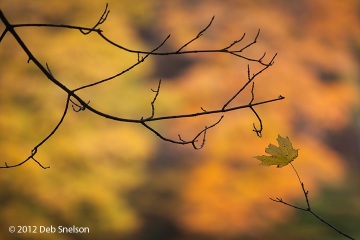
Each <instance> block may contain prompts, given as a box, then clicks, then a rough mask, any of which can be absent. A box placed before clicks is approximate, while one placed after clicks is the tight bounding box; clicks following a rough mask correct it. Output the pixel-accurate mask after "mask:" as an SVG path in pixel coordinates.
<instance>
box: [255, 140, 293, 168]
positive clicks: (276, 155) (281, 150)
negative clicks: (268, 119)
mask: <svg viewBox="0 0 360 240" xmlns="http://www.w3.org/2000/svg"><path fill="white" fill-rule="evenodd" d="M276 140H277V141H278V143H279V147H277V146H275V145H273V144H271V143H270V144H269V147H267V148H266V149H265V152H266V153H268V154H270V156H265V155H263V156H256V157H254V158H256V159H258V160H260V161H261V165H265V166H271V165H276V166H277V167H278V168H280V167H284V166H286V165H288V164H289V163H290V162H292V161H294V160H295V158H297V156H298V149H294V148H293V146H292V143H291V141H290V139H289V138H288V137H286V138H283V137H281V136H280V135H278V138H277V139H276Z"/></svg>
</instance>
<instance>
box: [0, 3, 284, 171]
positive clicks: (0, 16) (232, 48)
mask: <svg viewBox="0 0 360 240" xmlns="http://www.w3.org/2000/svg"><path fill="white" fill-rule="evenodd" d="M109 13H110V10H108V4H106V7H105V10H104V11H103V13H102V14H101V16H100V18H99V20H98V21H97V23H96V24H95V25H94V26H93V27H82V26H74V25H64V24H43V23H36V24H31V23H25V24H11V23H10V22H9V21H8V19H7V18H6V17H5V15H4V13H3V12H2V11H1V10H0V20H1V21H2V22H3V23H4V25H5V29H4V31H3V32H2V34H1V35H0V43H1V41H2V39H3V38H4V37H5V36H6V35H12V37H14V39H15V41H16V42H17V43H18V44H19V45H20V47H21V48H22V50H23V51H24V52H25V53H26V55H27V56H28V62H33V63H34V64H35V65H36V67H37V68H38V69H39V70H40V71H41V72H42V73H43V74H44V75H45V76H46V77H47V78H48V80H49V81H51V82H52V83H54V84H55V85H56V86H57V87H59V88H60V89H62V90H63V91H64V92H66V93H67V99H66V105H65V108H64V111H63V114H62V116H61V118H60V120H59V122H58V123H57V125H56V126H55V128H54V129H53V130H52V131H51V132H50V134H49V135H48V136H46V137H45V138H44V139H43V140H42V141H41V142H40V143H39V144H38V145H36V146H35V147H34V149H33V150H32V151H31V154H30V155H29V156H28V157H27V158H26V159H25V160H24V161H22V162H20V163H18V164H15V165H11V166H10V165H8V164H7V163H5V165H4V166H0V168H11V167H18V166H20V165H22V164H24V163H25V162H28V161H29V160H33V161H35V162H36V163H37V164H38V165H39V166H40V167H42V168H44V169H46V168H47V167H44V166H43V165H41V163H40V162H39V161H37V160H36V159H35V158H34V156H35V155H36V153H37V150H38V148H39V147H40V146H42V145H43V144H44V143H45V142H46V141H47V140H48V139H49V138H50V137H52V136H53V135H54V134H55V133H56V132H57V131H58V129H59V127H60V126H61V124H62V123H63V121H64V119H65V117H66V114H67V112H68V109H69V104H71V107H72V109H73V111H75V112H79V111H85V110H88V111H90V112H92V113H93V114H95V115H98V116H100V117H103V118H106V119H110V120H114V121H119V122H129V123H136V124H141V125H142V126H144V127H145V128H146V129H147V130H149V131H151V132H153V133H154V134H155V135H156V136H157V137H159V138H160V139H162V140H164V141H167V142H171V143H174V144H181V145H187V144H189V145H191V146H192V147H193V148H194V149H196V150H199V149H201V148H203V147H204V145H205V142H206V136H207V132H208V130H210V129H211V128H213V127H215V126H216V125H218V124H219V123H220V122H221V120H222V119H223V118H224V114H225V113H227V112H230V111H237V110H240V109H245V108H248V109H250V110H251V111H252V112H253V113H254V115H255V116H256V118H257V120H258V122H259V127H258V128H257V127H255V124H253V127H254V129H253V131H254V132H255V133H256V134H257V136H259V137H261V135H262V131H263V125H262V120H261V117H260V116H259V114H258V113H257V112H256V111H255V108H254V107H255V106H258V105H263V104H268V103H271V102H275V101H279V100H283V99H284V97H283V96H281V95H279V97H276V98H271V99H268V100H265V101H259V102H254V100H255V94H254V86H255V85H254V81H255V78H256V77H258V76H259V75H260V74H261V73H262V72H264V71H265V70H267V69H268V68H269V67H271V66H272V65H273V64H274V59H275V57H276V54H275V55H274V56H273V57H272V58H271V60H270V61H269V62H266V61H264V58H265V55H266V53H264V54H263V55H262V56H261V57H260V58H251V57H248V56H246V55H245V54H244V53H243V52H244V51H245V50H246V49H249V48H250V47H252V46H253V45H255V44H256V42H257V41H258V38H259V35H260V30H258V32H257V34H256V36H255V37H254V39H253V41H251V42H250V43H244V44H243V46H240V44H242V43H243V41H244V38H245V33H244V34H243V35H242V36H241V38H239V39H237V40H235V41H233V42H232V43H231V44H228V45H226V46H225V47H223V48H219V49H196V50H185V48H189V46H190V45H191V43H193V42H194V41H196V40H198V39H199V38H200V37H201V36H203V35H204V33H205V32H206V31H208V29H210V27H211V25H212V23H213V21H214V18H215V16H214V17H212V18H211V20H210V22H209V23H208V24H207V25H206V26H205V28H203V29H202V30H201V31H199V33H198V34H197V35H196V36H195V37H194V38H192V39H191V40H189V41H187V42H186V43H184V44H183V45H182V46H181V47H179V48H178V49H177V50H174V51H166V52H163V51H161V48H162V47H163V46H164V45H165V43H166V42H167V40H168V39H169V38H170V35H168V36H167V37H166V38H164V40H163V41H162V42H161V43H159V44H158V45H157V46H155V47H154V48H153V49H152V50H150V51H143V50H134V49H130V48H127V47H124V46H122V45H120V44H118V43H116V42H115V41H113V40H111V39H109V38H108V37H106V35H105V34H104V33H103V31H102V30H101V29H100V26H101V24H103V23H104V22H105V21H106V20H107V19H108V16H109ZM24 27H25V28H31V27H48V28H62V29H69V30H78V31H80V33H81V34H84V35H89V34H97V35H98V36H99V37H100V38H101V39H102V40H103V41H104V43H105V44H110V45H112V46H113V47H115V48H116V50H118V51H124V52H127V53H132V54H134V55H135V56H136V59H137V60H136V61H135V63H133V64H132V65H130V66H129V67H127V68H126V69H123V70H121V71H119V72H118V73H117V74H115V75H112V76H109V77H107V78H104V79H99V80H97V81H95V82H93V83H90V84H87V85H83V86H80V87H77V88H75V89H70V88H69V87H67V86H66V85H64V84H63V83H62V82H60V81H59V80H58V79H57V78H56V77H55V76H54V75H53V73H52V72H51V70H50V67H49V66H48V64H47V63H45V65H44V64H42V63H41V62H40V61H39V60H38V59H37V58H36V57H35V56H34V55H33V54H32V52H31V51H30V49H29V48H28V47H27V45H26V43H25V42H24V41H23V39H22V38H21V37H20V36H19V35H18V34H17V32H16V29H17V28H24ZM201 53H221V54H230V55H231V56H234V57H236V58H241V59H245V60H246V61H248V62H253V63H256V64H259V65H260V66H262V67H261V69H260V70H259V71H257V72H254V73H251V69H250V65H248V77H247V81H246V82H245V83H244V84H243V85H242V86H241V87H240V88H239V89H238V90H236V91H235V94H233V95H232V96H230V97H229V98H228V100H227V101H225V102H224V103H221V104H220V106H222V107H220V108H218V109H213V110H205V109H204V108H202V107H200V109H201V111H199V112H193V113H189V114H177V115H165V116H156V107H155V103H156V100H157V97H158V96H159V94H160V87H161V84H162V83H161V79H160V80H159V83H158V86H157V89H156V90H153V89H151V90H152V91H153V92H154V93H155V95H154V97H153V100H152V102H151V103H150V105H151V115H150V116H148V117H141V118H140V119H135V118H124V117H121V116H115V115H111V114H108V113H105V112H103V111H101V110H100V109H96V108H94V107H92V106H91V105H90V101H89V100H86V101H85V100H84V99H82V98H81V97H80V96H79V95H78V92H79V91H81V90H84V89H86V88H91V87H96V86H98V85H100V84H103V83H105V82H108V81H115V80H116V79H118V78H119V77H120V76H122V75H123V74H125V73H126V72H128V71H131V70H133V69H134V68H136V67H138V66H139V65H141V63H143V62H144V61H146V60H147V59H148V58H149V57H150V56H170V55H181V54H201ZM250 83H252V87H251V90H250V92H251V99H250V101H249V103H248V104H244V105H235V106H233V107H229V106H230V104H231V103H233V102H234V100H235V99H236V98H237V97H238V96H239V95H240V94H241V93H243V92H244V91H245V89H246V88H247V86H249V85H250ZM219 113H220V114H222V116H221V117H220V118H219V120H218V121H216V122H215V123H213V124H211V125H210V126H205V127H204V128H203V129H201V130H199V132H198V133H197V134H195V136H194V137H193V138H192V139H190V140H184V139H183V138H182V137H181V135H180V134H179V135H178V139H172V138H169V137H166V136H165V134H163V133H160V132H159V131H158V130H156V129H154V128H153V127H151V126H150V125H149V124H150V122H154V121H164V120H173V119H184V118H193V117H198V116H204V115H213V114H219Z"/></svg>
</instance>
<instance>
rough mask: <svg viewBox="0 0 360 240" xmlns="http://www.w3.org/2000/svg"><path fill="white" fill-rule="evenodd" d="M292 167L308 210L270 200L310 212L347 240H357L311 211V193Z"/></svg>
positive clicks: (281, 201)
mask: <svg viewBox="0 0 360 240" xmlns="http://www.w3.org/2000/svg"><path fill="white" fill-rule="evenodd" d="M290 165H291V167H292V168H293V170H294V171H295V173H296V176H297V178H298V180H299V183H300V185H301V190H302V191H303V193H304V197H305V201H306V206H307V207H306V208H303V207H298V206H295V205H292V204H289V203H287V202H285V201H284V200H282V198H276V199H274V198H270V199H271V200H272V201H274V202H278V203H282V204H284V205H286V206H289V207H292V208H295V209H298V210H301V211H305V212H309V213H311V214H312V215H313V216H314V217H316V218H317V219H318V220H320V221H321V222H323V223H324V224H326V225H327V226H328V227H330V228H332V229H334V230H335V231H337V232H338V233H339V234H341V235H343V236H344V237H347V238H349V239H352V240H355V238H353V237H350V236H349V235H347V234H346V233H344V232H342V231H340V230H339V229H337V228H336V227H334V226H333V225H331V224H330V223H328V222H327V221H325V220H324V219H322V218H321V217H320V216H319V215H317V214H316V213H315V212H314V211H313V210H312V209H311V207H310V200H309V191H307V190H306V189H305V185H304V183H303V182H302V181H301V179H300V176H299V174H298V172H297V171H296V169H295V167H294V165H293V164H292V163H291V162H290Z"/></svg>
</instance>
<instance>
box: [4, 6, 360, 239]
mask: <svg viewBox="0 0 360 240" xmlns="http://www.w3.org/2000/svg"><path fill="white" fill-rule="evenodd" d="M108 3H109V8H110V11H111V12H110V14H109V16H108V19H107V20H106V22H105V23H104V24H103V25H101V29H102V30H103V31H104V34H105V35H106V36H107V37H109V38H110V39H112V40H113V41H115V42H116V43H118V44H120V45H122V46H124V47H127V48H130V49H138V50H151V49H153V48H154V47H155V46H157V45H158V44H159V43H160V42H161V41H163V40H164V39H165V37H166V36H167V35H168V34H171V37H170V39H169V41H168V42H167V43H166V45H165V46H164V47H163V48H162V51H171V50H173V51H174V50H177V49H178V48H179V47H181V46H182V45H183V44H184V43H186V42H187V41H189V40H190V39H192V38H193V37H194V36H196V34H198V32H199V31H200V30H201V29H203V28H204V27H205V26H206V25H207V24H208V23H209V21H210V19H211V17H212V16H213V15H215V16H216V17H215V20H214V22H213V24H212V25H211V27H210V28H209V29H208V30H207V31H206V32H205V33H204V35H203V36H202V37H201V38H199V39H198V40H196V41H195V42H193V43H191V44H190V45H189V46H188V47H186V49H187V50H195V49H219V48H224V47H225V46H228V45H229V44H230V43H232V42H233V41H234V40H236V39H238V38H240V37H241V36H242V35H243V33H246V35H245V38H244V40H243V41H242V42H240V43H239V46H245V45H246V44H248V43H250V42H251V41H253V40H254V37H255V35H256V33H257V31H258V29H260V30H261V31H260V36H259V39H258V42H257V43H256V44H255V45H253V46H251V48H249V49H247V50H246V51H244V53H243V54H244V55H246V56H248V57H254V58H256V57H257V58H259V57H261V56H262V54H263V53H264V52H266V56H265V58H264V60H265V61H270V59H271V58H272V56H273V55H274V54H276V53H278V56H277V57H276V59H275V64H274V65H273V66H272V67H270V68H269V69H267V70H266V71H264V72H263V73H262V74H260V75H259V76H258V77H257V78H256V80H255V90H254V93H255V102H259V101H264V100H267V99H272V98H277V97H278V96H279V95H282V96H285V99H284V100H282V101H277V102H273V103H269V104H265V105H260V106H257V107H256V110H257V112H258V114H259V115H260V116H261V119H262V123H263V125H264V130H263V137H262V138H258V137H257V136H256V134H255V133H254V132H252V129H253V123H254V124H255V125H256V126H258V122H257V119H256V117H255V116H254V114H253V113H252V112H251V110H249V109H243V110H239V111H235V112H229V113H226V114H225V117H224V119H223V120H222V121H221V123H220V124H219V125H217V126H216V127H214V128H212V129H210V130H209V131H208V132H207V137H206V143H205V146H204V148H203V149H201V150H198V151H196V150H194V149H192V148H191V146H189V145H187V146H182V145H173V144H171V143H168V142H164V141H162V140H160V139H159V138H158V137H157V136H156V135H154V134H153V133H151V132H149V131H148V130H146V129H145V128H144V127H142V126H141V125H136V124H131V123H122V122H115V121H111V120H107V119H105V118H101V117H99V116H96V115H94V114H92V113H91V112H89V111H84V112H79V113H76V112H73V111H69V113H68V115H67V117H66V119H65V121H64V123H63V124H62V126H61V127H60V129H59V131H58V132H57V133H56V134H55V135H54V136H53V137H52V138H51V139H49V141H47V142H46V143H45V144H44V145H43V146H41V147H40V148H39V149H38V151H39V152H38V154H37V155H36V159H37V160H38V161H40V162H41V163H42V164H43V165H46V166H50V169H47V170H43V169H41V168H40V167H39V166H38V165H37V164H35V163H34V162H28V163H26V164H24V165H23V166H21V167H19V168H14V169H2V170H1V175H0V183H1V186H2V187H1V190H0V201H1V203H2V214H1V215H0V228H1V231H0V239H9V237H14V235H10V233H8V227H9V226H11V225H14V226H18V225H25V226H31V225H37V226H40V225H42V226H50V225H52V226H60V225H62V226H72V225H76V226H87V227H89V228H90V229H91V233H90V235H91V238H92V239H229V240H230V239H264V238H265V237H266V238H267V239H304V238H308V239H317V238H322V237H323V238H325V239H338V238H339V235H338V234H337V233H336V232H335V231H333V230H331V229H329V228H327V227H326V226H325V225H323V224H322V223H321V222H317V221H316V220H314V219H313V218H312V217H311V216H310V215H306V214H304V213H302V212H298V211H296V210H295V209H292V208H289V207H286V206H283V205H281V204H277V203H274V202H273V201H270V200H269V197H273V198H275V197H281V198H283V199H284V200H287V201H288V202H292V203H296V204H298V205H300V206H305V204H306V203H305V200H304V196H303V194H302V191H301V186H300V185H299V182H298V179H297V177H296V175H295V174H294V172H293V170H292V169H291V168H290V167H284V168H281V169H277V168H274V167H264V166H260V165H259V161H258V160H256V159H254V158H253V157H254V156H256V155H262V154H264V149H265V147H267V145H268V144H269V143H275V139H276V137H277V135H278V134H280V135H282V136H288V137H289V138H290V139H291V141H292V142H293V145H294V147H295V148H299V149H300V150H299V157H298V159H297V160H295V162H294V165H295V167H296V169H297V170H298V172H299V174H300V176H301V179H302V180H303V182H304V183H305V186H306V188H307V189H308V190H309V192H310V198H311V202H312V204H313V206H314V208H316V209H318V210H319V211H320V212H321V214H322V215H323V216H324V218H326V219H329V221H330V222H332V223H337V224H338V226H339V227H341V228H342V229H343V230H344V232H347V233H348V234H349V235H352V236H354V237H359V236H360V232H359V229H358V226H359V221H360V218H359V214H358V213H359V211H360V205H359V204H358V203H357V201H356V199H358V197H359V196H360V192H359V190H358V189H359V177H358V173H357V172H358V171H359V166H360V165H359V150H358V149H359V146H360V141H359V139H360V124H359V118H360V115H359V113H360V107H359V106H360V105H359V76H360V75H359V61H360V37H359V36H360V32H359V31H360V30H359V29H360V20H359V19H360V16H359V11H360V10H359V4H360V3H359V1H355V0H354V1H351V0H346V1H330V2H329V1H325V0H321V1H311V0H306V1H277V0H272V1H261V0H257V1H235V0H234V1H226V2H225V1H210V0H206V1H184V0H181V1H180V0H178V1H163V2H160V1H155V0H152V1H143V0H134V1H115V0H114V1H110V0H109V1H108ZM104 7H105V1H85V0H82V1H73V2H70V1H69V2H64V1H60V0H54V1H50V2H47V3H46V4H44V2H43V1H25V0H16V1H7V2H5V3H2V4H1V9H2V11H3V13H4V14H5V16H6V17H7V18H8V20H9V21H10V22H11V23H55V24H60V23H61V24H71V25H81V26H87V27H91V26H92V25H93V24H94V23H96V21H97V20H98V17H99V16H100V14H101V12H102V11H103V9H104ZM0 26H1V28H0V29H1V31H3V29H4V25H3V24H2V25H0ZM16 31H17V32H18V33H19V35H20V36H21V37H22V38H23V40H24V42H25V43H26V44H27V46H28V47H29V49H30V50H31V51H32V53H33V54H34V55H35V57H37V58H38V60H39V61H40V62H41V63H42V64H44V65H45V63H47V64H48V65H49V68H50V69H51V71H52V73H53V75H54V76H55V77H56V78H57V79H58V80H60V81H61V82H62V83H64V84H65V85H66V86H68V87H69V88H71V89H73V88H76V87H79V86H82V85H85V84H89V83H92V82H95V81H97V80H100V79H104V78H106V77H109V76H112V75H114V74H116V73H118V72H121V71H122V70H123V69H125V68H126V67H128V66H130V65H131V64H134V63H135V62H136V61H137V55H136V54H130V53H126V52H124V51H121V50H120V49H117V48H114V47H113V46H110V45H109V44H107V43H105V42H104V41H103V40H102V39H100V38H99V37H98V36H97V35H96V34H89V35H86V36H84V35H82V34H81V33H80V32H79V31H75V30H69V29H53V28H17V29H16ZM247 64H249V66H250V69H251V71H254V72H255V70H256V69H259V66H258V65H257V63H255V62H248V61H246V60H244V59H240V58H236V57H234V56H231V55H229V54H220V53H215V54H209V53H206V54H188V55H181V56H176V57H174V56H168V57H166V56H158V57H150V58H149V59H147V60H146V61H145V62H144V63H143V64H140V65H139V66H138V67H136V68H134V69H133V70H131V71H130V72H128V73H126V74H124V75H122V76H121V77H119V78H116V79H114V80H112V81H109V82H106V83H104V84H101V85H98V86H95V87H93V88H88V89H86V90H83V91H79V95H80V96H81V97H83V99H84V100H86V101H87V100H90V105H91V106H93V107H94V108H98V109H100V110H101V111H103V112H106V113H109V114H113V115H116V116H120V117H125V118H135V119H140V118H141V117H147V116H149V115H150V114H151V105H150V102H151V101H152V99H153V97H154V93H153V92H152V91H151V89H156V87H157V84H158V80H159V79H162V85H161V90H160V93H159V96H158V98H157V101H156V111H155V116H163V115H173V114H184V113H191V112H198V111H201V107H202V108H203V109H206V110H213V109H218V108H221V107H222V106H223V104H224V103H225V102H226V101H227V100H228V99H229V98H230V97H231V96H232V95H233V94H234V93H235V92H236V91H237V90H238V89H239V88H240V87H241V86H242V85H243V84H244V83H245V82H246V80H247ZM0 86H1V87H0V92H1V95H0V98H1V102H0V111H1V116H0V129H1V130H0V131H1V139H0V150H1V153H2V163H1V162H0V164H1V165H5V162H6V163H7V164H15V163H18V162H20V161H22V160H24V159H25V158H26V157H27V156H28V155H29V153H30V151H31V149H32V148H33V147H34V146H35V145H36V144H38V143H39V142H40V141H41V140H42V139H43V138H44V137H45V136H47V134H49V132H50V131H51V130H52V129H53V127H54V126H55V125H56V123H57V121H58V120H59V118H60V116H61V114H62V111H63V108H64V105H65V100H66V94H65V93H64V92H62V91H61V89H58V88H57V87H56V86H55V85H54V84H52V83H51V82H50V81H48V80H47V79H46V77H45V76H43V75H42V74H41V72H40V71H39V70H38V69H37V68H36V67H35V65H34V64H33V63H32V62H30V63H29V64H28V63H27V57H26V55H25V54H24V52H23V51H22V49H21V48H20V47H19V46H18V44H17V43H16V41H15V40H14V39H13V38H12V36H11V35H10V34H7V35H6V36H5V37H4V39H3V40H2V42H1V43H0ZM250 98H251V94H250V88H248V89H246V90H245V92H244V93H243V94H241V95H240V96H239V98H238V99H237V100H236V101H235V102H234V103H232V105H231V106H235V105H236V104H239V105H241V104H247V103H248V102H249V100H250ZM219 117H220V115H216V116H215V115H214V116H204V117H196V118H191V119H177V120H166V121H162V122H154V123H151V126H152V127H154V128H155V129H157V130H158V131H159V132H161V133H162V134H164V136H166V137H171V138H175V139H176V138H177V135H178V134H181V136H182V138H184V139H191V138H192V137H193V136H194V135H196V134H197V133H198V132H199V131H201V130H202V129H203V128H204V126H206V125H207V126H209V125H211V124H213V123H214V122H216V121H217V120H218V119H219ZM339 206H342V209H341V207H339ZM343 206H348V208H349V209H351V210H344V209H343ZM43 236H44V235H39V234H33V235H32V234H23V235H20V234H18V235H16V238H17V239H38V238H39V237H43ZM290 236H291V237H290ZM60 237H61V239H81V238H84V239H87V238H88V236H87V235H86V236H84V235H81V236H80V235H76V234H63V235H59V234H53V235H46V238H47V239H59V238H60Z"/></svg>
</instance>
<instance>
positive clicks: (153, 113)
mask: <svg viewBox="0 0 360 240" xmlns="http://www.w3.org/2000/svg"><path fill="white" fill-rule="evenodd" d="M160 86H161V79H160V80H159V84H158V87H157V89H156V90H153V89H151V91H153V92H154V93H155V96H154V99H153V100H152V101H151V103H150V104H151V116H150V117H148V118H147V119H152V118H153V117H154V115H155V102H156V99H157V97H158V96H159V93H160Z"/></svg>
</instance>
